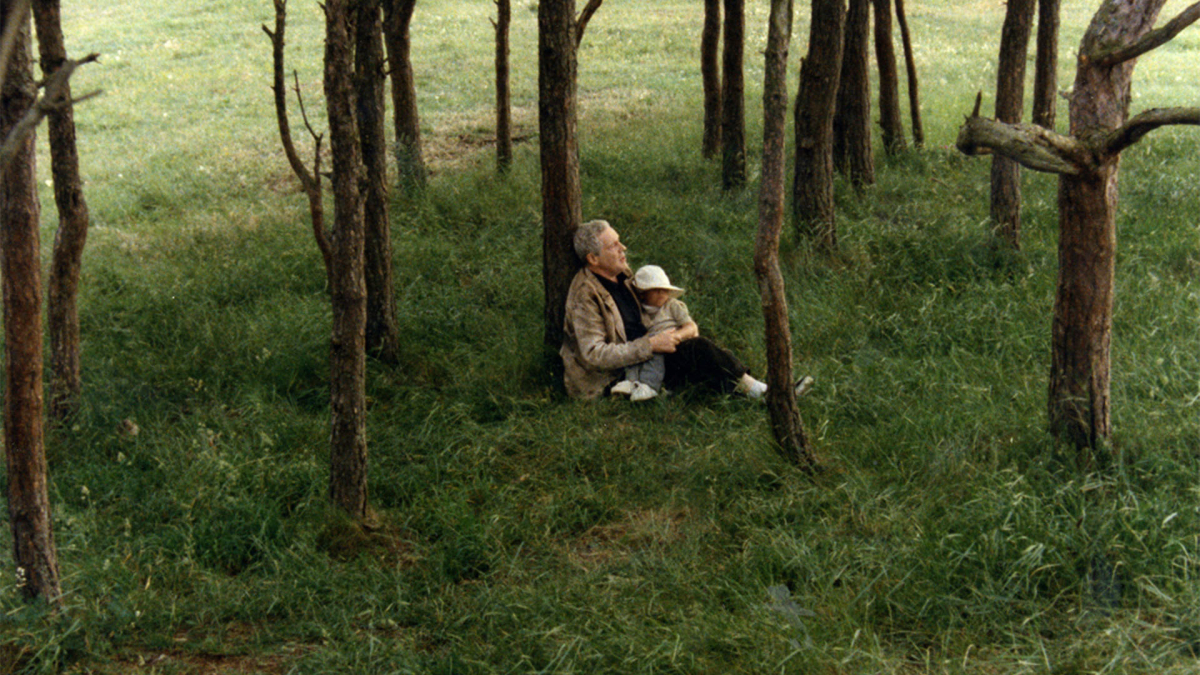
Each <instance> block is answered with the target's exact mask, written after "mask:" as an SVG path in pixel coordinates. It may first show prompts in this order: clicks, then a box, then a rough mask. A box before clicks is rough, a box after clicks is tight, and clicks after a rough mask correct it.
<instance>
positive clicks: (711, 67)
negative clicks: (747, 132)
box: [700, 0, 721, 159]
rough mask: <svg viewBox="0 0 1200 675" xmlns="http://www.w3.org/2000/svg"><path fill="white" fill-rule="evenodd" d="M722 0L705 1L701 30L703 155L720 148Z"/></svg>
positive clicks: (715, 152) (712, 153)
mask: <svg viewBox="0 0 1200 675" xmlns="http://www.w3.org/2000/svg"><path fill="white" fill-rule="evenodd" d="M720 46H721V0H704V30H703V31H702V32H701V33H700V78H701V79H702V80H703V82H704V142H703V153H704V158H705V159H708V158H711V157H713V156H715V155H716V154H717V149H718V148H720V147H721V58H720Z"/></svg>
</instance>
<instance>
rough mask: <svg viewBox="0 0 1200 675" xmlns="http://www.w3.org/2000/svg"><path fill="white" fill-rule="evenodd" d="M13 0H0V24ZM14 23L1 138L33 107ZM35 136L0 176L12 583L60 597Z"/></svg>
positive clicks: (0, 106)
mask: <svg viewBox="0 0 1200 675" xmlns="http://www.w3.org/2000/svg"><path fill="white" fill-rule="evenodd" d="M16 4H17V3H15V2H9V1H7V0H0V25H7V24H8V23H9V22H11V21H14V20H16V19H15V18H14V17H12V16H10V14H13V7H14V5H16ZM21 23H22V25H21V26H20V27H19V28H17V32H16V34H15V37H16V39H15V41H14V42H13V46H12V55H11V57H10V60H9V63H8V69H7V72H6V74H5V75H6V76H5V78H4V86H3V89H0V138H7V137H8V135H9V132H10V131H11V130H12V129H13V127H15V126H16V125H17V123H18V121H20V119H21V118H22V117H23V116H24V115H25V113H26V111H28V110H29V109H30V108H32V107H33V105H34V101H35V98H36V92H37V87H36V85H35V84H34V81H33V63H32V58H31V56H30V52H29V24H28V16H24V17H22V19H21ZM34 158H35V153H34V139H33V137H32V136H30V137H29V138H28V139H27V140H25V141H24V142H22V143H21V145H20V147H19V149H18V150H17V153H16V154H15V155H14V156H13V159H12V160H11V162H10V163H9V164H8V165H7V166H6V167H4V168H3V174H2V177H3V181H2V182H0V284H2V285H3V293H4V372H5V386H4V450H5V453H4V454H5V458H6V466H7V471H8V474H7V476H8V517H9V522H10V524H11V526H12V533H13V561H14V562H15V563H16V565H17V583H18V585H19V586H20V589H21V593H22V594H23V595H24V596H25V597H26V598H29V599H33V598H39V597H40V598H44V599H45V600H47V601H50V602H58V599H59V596H60V595H61V591H60V585H59V579H58V554H57V552H56V550H55V546H54V533H53V531H52V529H51V524H50V496H49V492H48V490H47V486H46V452H45V444H44V435H43V428H42V405H43V398H42V396H43V394H42V283H41V250H40V249H41V247H40V244H39V239H38V217H39V213H38V198H37V172H36V171H35V167H34V161H35V160H34Z"/></svg>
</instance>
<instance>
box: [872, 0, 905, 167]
mask: <svg viewBox="0 0 1200 675" xmlns="http://www.w3.org/2000/svg"><path fill="white" fill-rule="evenodd" d="M872 4H873V5H874V7H875V62H876V64H877V65H878V67H879V126H880V128H881V129H882V131H883V149H884V150H885V151H886V152H887V153H888V154H895V153H896V152H897V151H899V150H903V149H904V124H903V123H902V122H901V121H900V78H899V76H898V75H897V73H896V49H895V46H894V45H893V44H892V3H891V0H872Z"/></svg>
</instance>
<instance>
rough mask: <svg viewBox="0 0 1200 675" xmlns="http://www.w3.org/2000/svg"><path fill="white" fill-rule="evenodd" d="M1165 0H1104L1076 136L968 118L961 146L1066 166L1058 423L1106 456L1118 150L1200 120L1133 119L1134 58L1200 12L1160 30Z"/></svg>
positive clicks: (1083, 62) (1077, 94)
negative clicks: (1160, 131) (1167, 127)
mask: <svg viewBox="0 0 1200 675" xmlns="http://www.w3.org/2000/svg"><path fill="white" fill-rule="evenodd" d="M1164 2H1165V0H1104V2H1103V3H1102V4H1101V6H1100V8H1099V9H1098V10H1097V11H1096V14H1095V16H1093V18H1092V22H1091V24H1090V25H1089V27H1088V29H1087V31H1086V33H1085V34H1084V37H1083V40H1082V42H1081V44H1080V48H1079V56H1078V58H1077V60H1076V71H1075V85H1074V88H1073V92H1072V96H1071V103H1070V118H1071V135H1070V136H1062V135H1059V134H1056V133H1054V132H1053V131H1050V130H1048V129H1045V128H1043V127H1040V126H1036V125H1023V124H1005V123H1002V122H997V121H994V120H988V119H984V118H982V117H979V116H978V110H979V105H978V102H977V103H976V111H975V114H974V115H972V116H971V117H969V118H968V119H967V121H966V123H965V124H964V125H963V127H962V129H960V130H959V137H958V147H959V149H960V150H961V151H963V152H965V153H967V154H978V153H981V152H994V153H997V154H1003V155H1005V156H1007V157H1011V158H1013V159H1015V160H1017V161H1018V162H1020V163H1021V164H1022V165H1023V166H1026V167H1029V168H1032V169H1036V170H1038V171H1047V172H1053V173H1057V174H1059V184H1058V211H1059V245H1058V251H1059V254H1058V261H1059V265H1058V288H1057V292H1056V295H1055V301H1054V319H1053V322H1052V328H1051V333H1052V337H1051V365H1050V386H1049V395H1048V404H1047V409H1048V414H1049V420H1050V430H1051V432H1052V433H1053V434H1054V435H1055V436H1057V437H1059V438H1061V439H1063V440H1065V441H1067V442H1069V443H1072V444H1073V445H1074V446H1075V447H1076V448H1078V449H1079V450H1080V451H1085V450H1087V451H1088V456H1087V459H1089V460H1091V461H1092V462H1094V463H1097V464H1104V463H1106V462H1107V460H1108V453H1107V449H1106V448H1107V445H1108V439H1109V437H1110V435H1111V433H1112V427H1111V418H1110V398H1109V392H1110V346H1111V340H1112V337H1111V336H1112V307H1113V270H1114V251H1115V248H1116V228H1115V212H1116V206H1117V170H1118V166H1119V164H1120V155H1121V152H1122V151H1123V150H1124V149H1125V148H1127V147H1129V146H1130V145H1133V144H1134V143H1136V142H1137V141H1139V140H1140V139H1141V138H1142V137H1144V136H1145V135H1146V134H1147V133H1149V132H1150V131H1152V130H1154V129H1157V128H1159V127H1162V126H1165V125H1171V124H1190V125H1200V108H1167V109H1157V110H1149V111H1146V112H1143V113H1140V114H1138V115H1135V116H1134V117H1133V118H1129V101H1130V90H1131V80H1132V76H1133V67H1134V60H1135V59H1136V58H1137V57H1138V56H1140V55H1141V54H1144V53H1146V52H1148V51H1150V50H1152V49H1154V48H1155V47H1157V46H1159V45H1162V44H1164V43H1166V42H1167V41H1169V40H1170V39H1171V38H1173V37H1174V36H1175V35H1177V34H1178V33H1179V32H1180V31H1181V30H1183V29H1184V28H1185V27H1187V26H1188V25H1191V24H1192V23H1194V22H1195V21H1197V19H1200V2H1197V3H1195V4H1193V5H1191V6H1190V7H1188V8H1187V9H1186V10H1184V11H1183V12H1182V13H1180V15H1179V16H1177V17H1176V18H1175V19H1172V20H1171V21H1170V22H1168V23H1167V24H1165V25H1164V26H1163V27H1161V28H1158V29H1153V30H1152V26H1153V25H1154V22H1155V20H1156V19H1157V17H1158V13H1159V11H1160V10H1161V8H1162V5H1163V3H1164Z"/></svg>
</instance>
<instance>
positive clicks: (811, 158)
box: [792, 0, 846, 251]
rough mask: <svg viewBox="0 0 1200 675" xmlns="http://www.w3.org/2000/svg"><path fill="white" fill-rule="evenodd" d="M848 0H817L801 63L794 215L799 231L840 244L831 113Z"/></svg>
mask: <svg viewBox="0 0 1200 675" xmlns="http://www.w3.org/2000/svg"><path fill="white" fill-rule="evenodd" d="M845 24H846V6H845V4H844V0H813V3H812V21H811V23H810V25H809V26H810V33H809V38H808V56H807V57H805V58H804V59H803V61H802V62H801V65H800V91H799V93H798V94H797V95H796V112H795V117H796V119H795V127H796V173H795V178H794V182H793V184H792V218H793V220H794V222H795V225H796V230H797V233H798V234H800V235H803V236H807V237H810V238H812V239H815V240H816V242H817V244H818V245H819V246H820V247H821V248H823V249H825V250H827V251H832V250H834V249H836V248H837V224H836V222H835V220H834V209H833V115H834V112H835V110H836V106H837V94H838V79H839V77H838V76H839V72H840V71H841V65H842V35H843V32H844V29H845Z"/></svg>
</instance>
